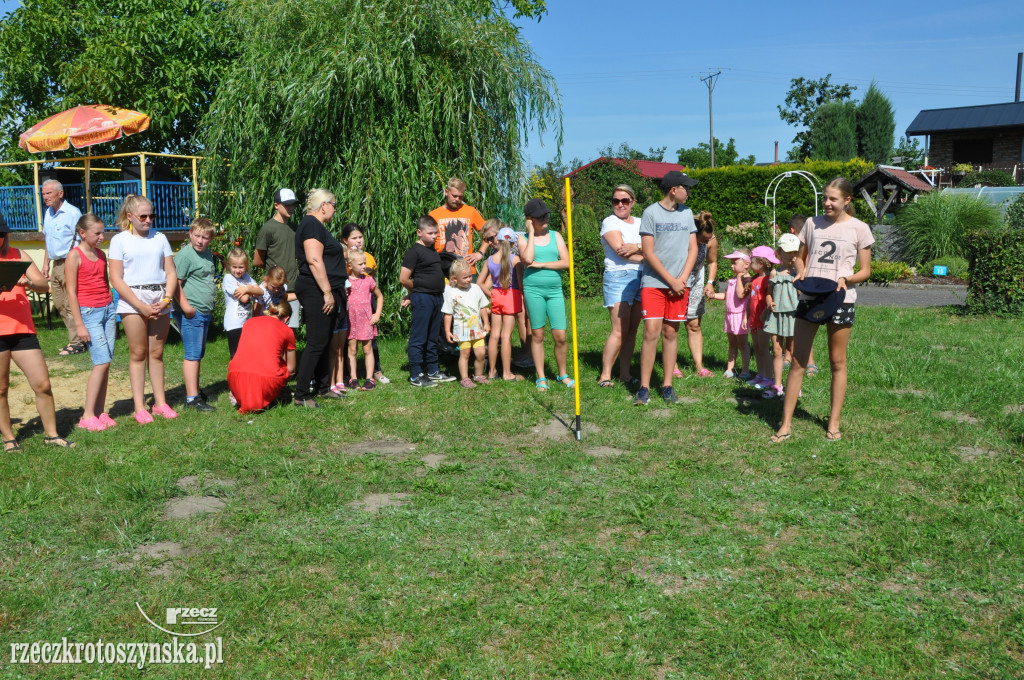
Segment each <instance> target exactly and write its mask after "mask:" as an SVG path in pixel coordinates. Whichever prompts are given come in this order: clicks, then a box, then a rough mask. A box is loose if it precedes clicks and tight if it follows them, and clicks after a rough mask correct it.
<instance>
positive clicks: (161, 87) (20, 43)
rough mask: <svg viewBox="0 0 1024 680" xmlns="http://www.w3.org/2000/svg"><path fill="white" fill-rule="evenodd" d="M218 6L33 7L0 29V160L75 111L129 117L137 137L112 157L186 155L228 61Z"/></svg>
mask: <svg viewBox="0 0 1024 680" xmlns="http://www.w3.org/2000/svg"><path fill="white" fill-rule="evenodd" d="M224 6H225V5H224V3H222V2H208V1H206V0H120V1H119V2H116V3H112V2H109V1H108V0H77V1H76V2H66V1H64V0H36V1H34V2H30V3H29V2H27V3H23V4H22V5H21V6H20V7H18V8H17V9H15V10H14V11H13V12H11V13H10V14H8V15H6V16H5V17H4V19H3V20H2V21H0V64H3V67H2V68H0V155H3V156H5V157H6V158H8V159H10V158H25V157H26V156H25V154H24V152H21V151H20V150H19V149H18V148H17V145H18V135H19V134H20V133H21V132H23V131H24V130H26V129H28V128H29V127H30V126H31V125H33V124H34V123H36V122H38V121H39V120H41V119H43V118H45V117H46V116H49V115H51V114H54V113H57V112H59V111H62V110H64V109H67V108H70V107H72V106H76V105H78V104H109V105H112V106H119V107H123V108H129V109H136V110H139V111H142V112H143V113H146V114H148V115H149V116H150V118H151V121H152V122H151V124H150V127H149V130H147V131H146V132H145V133H144V134H142V135H138V136H136V137H132V138H131V139H130V140H121V142H115V143H113V144H110V145H105V146H104V148H103V150H104V152H105V153H110V152H114V151H118V150H127V149H131V150H147V151H174V152H179V153H190V152H195V151H196V150H197V149H198V146H197V145H196V143H195V140H194V136H195V131H196V129H197V127H198V125H199V121H200V120H201V119H202V116H203V115H204V114H205V113H206V111H207V109H208V107H209V105H210V102H211V101H212V99H213V97H214V95H215V93H216V87H217V82H218V81H219V79H220V77H221V75H222V74H223V73H224V71H225V70H226V68H227V66H228V64H230V63H231V61H232V60H233V59H234V57H235V55H236V45H235V41H234V39H233V38H232V35H233V33H232V31H231V30H230V27H229V26H227V25H226V24H225V22H224Z"/></svg>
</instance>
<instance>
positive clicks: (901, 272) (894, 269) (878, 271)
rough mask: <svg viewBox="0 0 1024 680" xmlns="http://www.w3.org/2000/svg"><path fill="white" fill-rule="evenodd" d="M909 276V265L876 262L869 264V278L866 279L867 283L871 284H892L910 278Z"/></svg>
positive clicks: (882, 261)
mask: <svg viewBox="0 0 1024 680" xmlns="http://www.w3.org/2000/svg"><path fill="white" fill-rule="evenodd" d="M911 274H912V272H911V271H910V265H908V264H907V263H906V262H889V261H887V260H876V261H874V262H872V263H871V276H870V277H868V281H870V282H871V283H892V282H894V281H899V280H901V279H906V278H910V275H911Z"/></svg>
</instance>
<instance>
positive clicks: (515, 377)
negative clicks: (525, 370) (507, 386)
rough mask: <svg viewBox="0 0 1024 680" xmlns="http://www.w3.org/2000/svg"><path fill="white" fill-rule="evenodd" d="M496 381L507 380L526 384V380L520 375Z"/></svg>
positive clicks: (515, 374)
mask: <svg viewBox="0 0 1024 680" xmlns="http://www.w3.org/2000/svg"><path fill="white" fill-rule="evenodd" d="M496 380H507V381H508V382H526V378H524V377H523V376H521V375H519V374H518V373H513V374H512V377H511V378H496Z"/></svg>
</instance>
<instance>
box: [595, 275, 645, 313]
mask: <svg viewBox="0 0 1024 680" xmlns="http://www.w3.org/2000/svg"><path fill="white" fill-rule="evenodd" d="M642 276H643V272H642V270H641V269H610V270H606V271H605V273H604V306H605V307H613V306H615V304H616V303H619V302H625V303H626V304H627V305H631V304H633V303H634V302H639V300H640V279H641V277H642Z"/></svg>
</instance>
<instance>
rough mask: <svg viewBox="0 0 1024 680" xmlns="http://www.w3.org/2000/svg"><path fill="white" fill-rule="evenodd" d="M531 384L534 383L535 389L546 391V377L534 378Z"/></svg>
mask: <svg viewBox="0 0 1024 680" xmlns="http://www.w3.org/2000/svg"><path fill="white" fill-rule="evenodd" d="M533 384H534V385H536V386H537V389H538V390H540V391H541V392H547V391H548V379H547V378H537V379H536V380H534V381H533Z"/></svg>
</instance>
